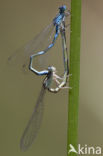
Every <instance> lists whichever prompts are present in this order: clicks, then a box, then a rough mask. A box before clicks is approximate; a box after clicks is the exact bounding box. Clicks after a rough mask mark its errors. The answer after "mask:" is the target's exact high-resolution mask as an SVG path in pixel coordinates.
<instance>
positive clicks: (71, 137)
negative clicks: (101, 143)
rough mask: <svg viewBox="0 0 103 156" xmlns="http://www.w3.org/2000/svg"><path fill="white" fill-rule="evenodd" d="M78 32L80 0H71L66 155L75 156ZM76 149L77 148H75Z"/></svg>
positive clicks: (78, 57)
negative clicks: (72, 150) (71, 147)
mask: <svg viewBox="0 0 103 156" xmlns="http://www.w3.org/2000/svg"><path fill="white" fill-rule="evenodd" d="M80 32H81V0H71V33H70V74H72V76H71V77H70V78H69V86H70V87H72V89H71V90H69V105H68V138H67V156H76V155H77V153H75V152H70V153H69V150H70V144H71V145H72V146H73V147H74V148H75V149H76V150H77V143H78V141H77V139H78V105H79V79H80ZM77 151H78V150H77Z"/></svg>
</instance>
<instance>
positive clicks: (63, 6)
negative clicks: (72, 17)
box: [59, 5, 67, 13]
mask: <svg viewBox="0 0 103 156" xmlns="http://www.w3.org/2000/svg"><path fill="white" fill-rule="evenodd" d="M66 8H67V7H66V5H62V6H61V7H59V10H60V11H59V12H60V13H64V12H65V10H66Z"/></svg>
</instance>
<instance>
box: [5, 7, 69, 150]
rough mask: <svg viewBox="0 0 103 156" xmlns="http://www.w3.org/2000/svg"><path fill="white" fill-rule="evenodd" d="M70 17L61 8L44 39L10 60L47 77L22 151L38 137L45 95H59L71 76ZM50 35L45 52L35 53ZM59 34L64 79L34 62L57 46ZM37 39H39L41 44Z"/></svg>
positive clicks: (51, 69) (29, 45) (25, 131)
mask: <svg viewBox="0 0 103 156" xmlns="http://www.w3.org/2000/svg"><path fill="white" fill-rule="evenodd" d="M69 15H70V12H69V11H66V6H65V5H63V6H61V7H59V13H58V14H57V16H56V17H55V18H54V19H53V21H52V24H50V25H49V26H48V27H47V28H45V30H44V31H43V33H42V37H40V36H37V37H36V38H34V39H33V40H32V41H30V42H29V43H28V44H27V45H26V46H25V47H23V48H22V52H20V53H14V54H13V55H12V56H10V57H9V58H8V61H9V62H11V61H14V62H15V63H16V62H17V61H18V62H17V64H18V66H19V65H20V66H21V67H22V68H23V69H29V70H31V71H32V72H33V73H35V74H37V75H40V76H42V75H45V76H46V77H45V79H44V81H43V85H42V89H41V92H40V95H39V97H38V100H37V103H36V106H35V108H34V112H33V114H32V116H31V118H30V120H29V122H28V124H27V127H26V129H25V130H24V133H23V135H22V137H21V142H20V147H21V149H22V150H27V149H28V148H29V147H30V145H31V144H32V143H33V141H34V140H35V138H36V136H37V133H38V130H39V128H40V125H41V120H42V115H43V98H44V95H45V91H46V90H48V91H50V92H53V93H57V92H58V91H59V90H60V89H62V88H65V87H66V84H67V79H68V76H69V65H68V53H67V46H66V32H65V31H66V24H65V19H66V18H67V17H68V16H69ZM50 28H51V29H50ZM47 30H51V31H47ZM48 33H49V35H50V38H49V44H48V45H46V48H44V50H42V51H41V50H40V51H39V52H37V53H35V50H36V49H37V47H38V46H41V44H42V40H44V39H45V34H48ZM53 34H54V37H53V39H52V41H51V36H53ZM59 34H60V36H61V39H62V51H63V63H64V74H63V76H62V77H60V76H58V75H57V74H56V68H55V67H53V66H52V65H51V66H48V67H46V69H43V70H41V71H38V70H37V69H35V68H34V67H35V66H34V67H33V61H34V62H35V60H36V58H38V57H39V56H41V55H44V54H45V53H47V52H48V51H49V50H50V49H51V48H52V47H53V46H54V45H55V42H56V40H57V38H58V36H59ZM36 39H39V42H38V41H37V40H36ZM35 43H36V46H35ZM47 43H48V42H47ZM18 54H20V56H21V57H20V56H19V57H18ZM18 58H19V59H18ZM24 58H25V59H24ZM53 82H55V83H56V87H52V84H53Z"/></svg>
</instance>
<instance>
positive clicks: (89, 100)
mask: <svg viewBox="0 0 103 156" xmlns="http://www.w3.org/2000/svg"><path fill="white" fill-rule="evenodd" d="M0 2H1V3H0V20H1V21H0V28H1V29H0V43H1V44H0V54H1V55H0V82H1V85H0V95H1V96H0V155H2V156H5V155H7V156H9V155H10V156H13V155H15V156H23V155H25V156H28V155H29V156H30V155H37V156H40V155H43V156H44V155H45V156H47V155H49V156H52V155H54V156H63V155H66V145H67V115H68V114H67V113H68V112H67V106H68V91H67V90H63V91H61V92H59V93H58V94H55V95H54V94H50V93H47V94H46V96H45V101H44V102H45V112H44V118H43V122H42V126H41V129H40V132H39V135H38V137H37V139H36V140H35V142H34V144H33V145H32V147H31V148H30V149H29V150H28V151H27V152H21V151H20V148H19V142H20V137H21V135H22V133H23V131H24V128H25V126H26V124H27V122H28V120H29V118H30V116H31V114H32V111H33V108H34V106H35V102H36V99H37V96H38V93H39V91H40V87H41V82H42V80H41V78H40V77H39V78H38V77H37V76H36V75H34V74H32V73H30V74H29V75H25V74H22V72H17V69H16V68H14V70H12V69H10V67H8V66H7V58H8V56H10V55H11V54H12V52H13V51H14V52H15V51H16V50H17V49H18V48H19V47H21V46H22V45H23V44H24V43H25V42H27V41H29V40H30V39H32V38H33V37H34V36H35V35H36V34H37V32H40V31H41V30H42V29H43V28H44V27H45V26H46V25H47V24H49V23H50V21H51V19H53V17H55V14H56V13H57V11H58V10H57V9H58V6H60V5H62V4H66V5H67V6H68V8H70V3H69V2H70V1H66V0H65V1H62V0H61V1H60V0H59V1H55V0H52V1H50V0H48V1H47V0H44V1H42V0H38V1H36V0H35V1H33V0H29V1H28V0H25V1H24V0H21V1H15V0H9V1H5V0H4V1H0ZM102 6H103V1H102V0H99V1H97V0H82V35H81V66H80V105H79V129H78V133H79V136H78V143H80V144H82V145H84V144H87V145H92V146H93V145H96V146H97V145H98V146H103V139H102V132H103V113H102V110H103V105H102V103H103V99H102V97H103V95H102V94H103V89H102V88H103V86H102V85H103V83H102V79H103V72H102V67H103V61H102V56H103V54H102V49H103V44H102V37H103V31H102V28H103V22H102V14H103V13H102V12H103V11H102V10H103V9H102ZM58 51H59V50H58ZM55 55H56V57H57V58H58V53H55ZM59 65H60V61H58V62H57V66H59Z"/></svg>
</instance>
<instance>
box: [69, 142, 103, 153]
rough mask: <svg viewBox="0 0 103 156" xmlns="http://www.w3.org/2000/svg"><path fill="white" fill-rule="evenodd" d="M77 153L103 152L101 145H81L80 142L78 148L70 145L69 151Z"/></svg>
mask: <svg viewBox="0 0 103 156" xmlns="http://www.w3.org/2000/svg"><path fill="white" fill-rule="evenodd" d="M71 152H73V153H76V154H96V155H100V154H102V148H101V147H100V146H96V147H93V146H87V145H86V144H85V145H84V146H81V145H80V144H78V147H77V150H76V149H75V147H74V146H73V145H72V144H70V145H69V151H68V154H69V153H71Z"/></svg>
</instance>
